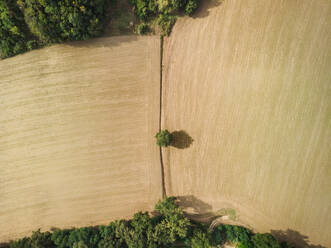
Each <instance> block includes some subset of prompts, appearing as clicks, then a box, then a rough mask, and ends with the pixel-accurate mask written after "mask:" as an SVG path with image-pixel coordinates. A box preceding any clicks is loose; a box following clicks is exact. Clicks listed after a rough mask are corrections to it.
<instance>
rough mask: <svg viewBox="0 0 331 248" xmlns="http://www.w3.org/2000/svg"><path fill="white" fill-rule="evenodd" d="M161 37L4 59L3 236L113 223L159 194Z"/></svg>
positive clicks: (0, 128) (0, 109) (0, 86)
mask: <svg viewBox="0 0 331 248" xmlns="http://www.w3.org/2000/svg"><path fill="white" fill-rule="evenodd" d="M159 51H160V40H159V37H139V38H138V37H136V36H125V37H119V38H105V39H95V40H91V41H88V42H78V43H72V44H68V45H57V46H53V47H50V48H46V49H41V50H37V51H33V52H30V53H27V54H24V55H20V56H17V57H14V58H11V59H6V60H3V61H1V62H0V199H1V200H0V230H1V232H0V241H1V242H2V241H7V240H9V239H15V238H19V237H23V236H25V235H30V234H31V231H32V230H36V229H38V228H41V229H42V230H46V229H49V228H50V227H72V226H86V225H96V224H105V223H108V222H109V221H110V220H111V219H118V218H125V217H131V216H132V214H133V213H134V212H136V211H138V210H150V209H152V207H153V206H154V204H155V203H156V201H157V200H158V199H160V198H161V197H162V192H161V171H160V166H159V163H160V161H159V150H158V148H157V146H156V145H155V144H154V142H155V141H154V138H153V134H155V133H156V132H157V131H158V128H159V125H158V120H159V94H160V91H159V75H160V74H159V72H160V52H159Z"/></svg>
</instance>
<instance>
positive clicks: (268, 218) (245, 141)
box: [162, 0, 331, 247]
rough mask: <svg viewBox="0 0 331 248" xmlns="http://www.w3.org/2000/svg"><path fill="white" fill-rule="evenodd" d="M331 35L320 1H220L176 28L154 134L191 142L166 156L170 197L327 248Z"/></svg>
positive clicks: (326, 4)
mask: <svg viewBox="0 0 331 248" xmlns="http://www.w3.org/2000/svg"><path fill="white" fill-rule="evenodd" d="M330 30H331V1H329V0H280V1H273V0H264V1H256V0H225V1H223V3H222V4H220V5H219V6H217V7H216V6H214V7H212V6H209V7H206V6H205V7H204V8H203V9H202V10H201V12H200V13H199V14H198V15H197V16H196V17H195V18H193V19H190V18H184V19H180V20H179V21H178V22H177V23H176V25H175V27H174V29H173V32H172V34H171V36H170V38H167V39H166V40H165V48H164V61H163V66H164V71H163V76H164V77H163V89H164V91H163V103H164V104H163V117H162V118H163V123H162V126H163V128H167V129H169V130H170V131H175V130H177V131H179V130H184V131H186V132H187V133H188V135H190V136H191V137H192V139H193V140H194V141H193V143H192V145H191V146H189V147H188V148H186V149H178V148H175V147H171V148H170V149H169V150H164V155H165V157H164V161H165V167H166V183H167V191H168V194H169V195H179V196H187V199H188V202H186V205H187V206H189V204H190V202H191V203H192V206H194V207H193V208H194V209H195V211H196V212H197V213H208V212H215V211H217V210H219V209H222V208H233V209H235V211H236V215H237V219H238V221H239V222H241V223H244V224H245V225H246V226H250V227H253V228H255V230H257V231H260V232H267V231H270V230H277V231H278V230H279V231H283V232H287V236H288V237H289V239H290V240H292V241H295V242H297V243H300V242H301V243H300V244H304V242H306V243H309V242H312V243H314V244H321V245H323V246H326V247H331V235H330V233H331V214H330V212H331V193H330V192H331V162H330V154H331V100H330V99H331V46H330V44H331V31H330ZM288 229H290V231H288ZM273 233H275V232H273ZM283 234H284V233H282V232H278V236H280V235H283ZM304 236H306V238H305V237H304Z"/></svg>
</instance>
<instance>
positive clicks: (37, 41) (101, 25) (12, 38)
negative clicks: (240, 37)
mask: <svg viewBox="0 0 331 248" xmlns="http://www.w3.org/2000/svg"><path fill="white" fill-rule="evenodd" d="M116 1H123V0H93V1H91V0H74V1H72V0H0V58H7V57H11V56H14V55H17V54H20V53H24V52H26V51H29V50H32V49H35V48H38V47H43V46H45V45H49V44H54V43H61V42H65V41H75V40H87V39H89V38H92V37H97V36H99V35H101V34H102V33H103V31H104V29H105V25H106V23H107V20H108V17H109V18H112V17H111V16H108V13H110V12H109V7H110V5H111V4H112V3H114V2H116ZM125 1H129V2H130V4H131V5H132V6H133V8H134V12H135V14H136V16H137V18H138V20H139V21H138V23H137V24H138V25H137V28H136V30H137V33H139V34H144V33H147V32H148V31H150V30H151V29H153V28H151V27H152V26H153V27H154V26H155V24H156V25H158V26H159V27H160V29H161V33H162V35H168V34H169V33H170V31H171V28H172V26H173V25H174V23H175V21H176V18H177V16H178V15H181V14H186V15H191V14H193V12H194V11H195V10H196V9H197V8H198V2H199V0H125ZM114 6H115V5H114ZM127 11H128V12H129V11H130V9H128V10H127Z"/></svg>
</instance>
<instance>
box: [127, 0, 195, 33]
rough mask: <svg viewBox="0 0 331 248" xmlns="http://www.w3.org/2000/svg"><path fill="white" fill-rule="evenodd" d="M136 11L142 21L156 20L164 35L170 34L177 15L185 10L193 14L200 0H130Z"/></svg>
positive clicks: (188, 13)
mask: <svg viewBox="0 0 331 248" xmlns="http://www.w3.org/2000/svg"><path fill="white" fill-rule="evenodd" d="M130 2H131V4H132V5H133V6H134V7H135V13H136V15H137V17H138V18H139V20H140V21H141V22H142V23H146V22H149V21H152V20H156V21H157V24H158V25H159V26H160V28H161V30H162V35H169V34H170V31H171V28H172V27H173V25H174V24H175V22H176V16H177V15H178V14H181V13H183V12H185V13H186V14H187V15H191V14H192V13H193V12H194V11H195V10H196V9H197V8H198V3H199V0H130Z"/></svg>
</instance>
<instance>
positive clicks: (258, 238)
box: [252, 233, 281, 248]
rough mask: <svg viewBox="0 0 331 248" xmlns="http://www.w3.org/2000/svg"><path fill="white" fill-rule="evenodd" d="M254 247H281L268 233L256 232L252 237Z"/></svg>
mask: <svg viewBox="0 0 331 248" xmlns="http://www.w3.org/2000/svg"><path fill="white" fill-rule="evenodd" d="M252 242H253V244H254V248H265V247H270V248H281V246H280V244H279V243H278V242H277V240H276V239H275V238H274V237H273V236H272V235H271V234H269V233H263V234H261V233H257V234H255V235H254V236H253V237H252Z"/></svg>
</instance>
